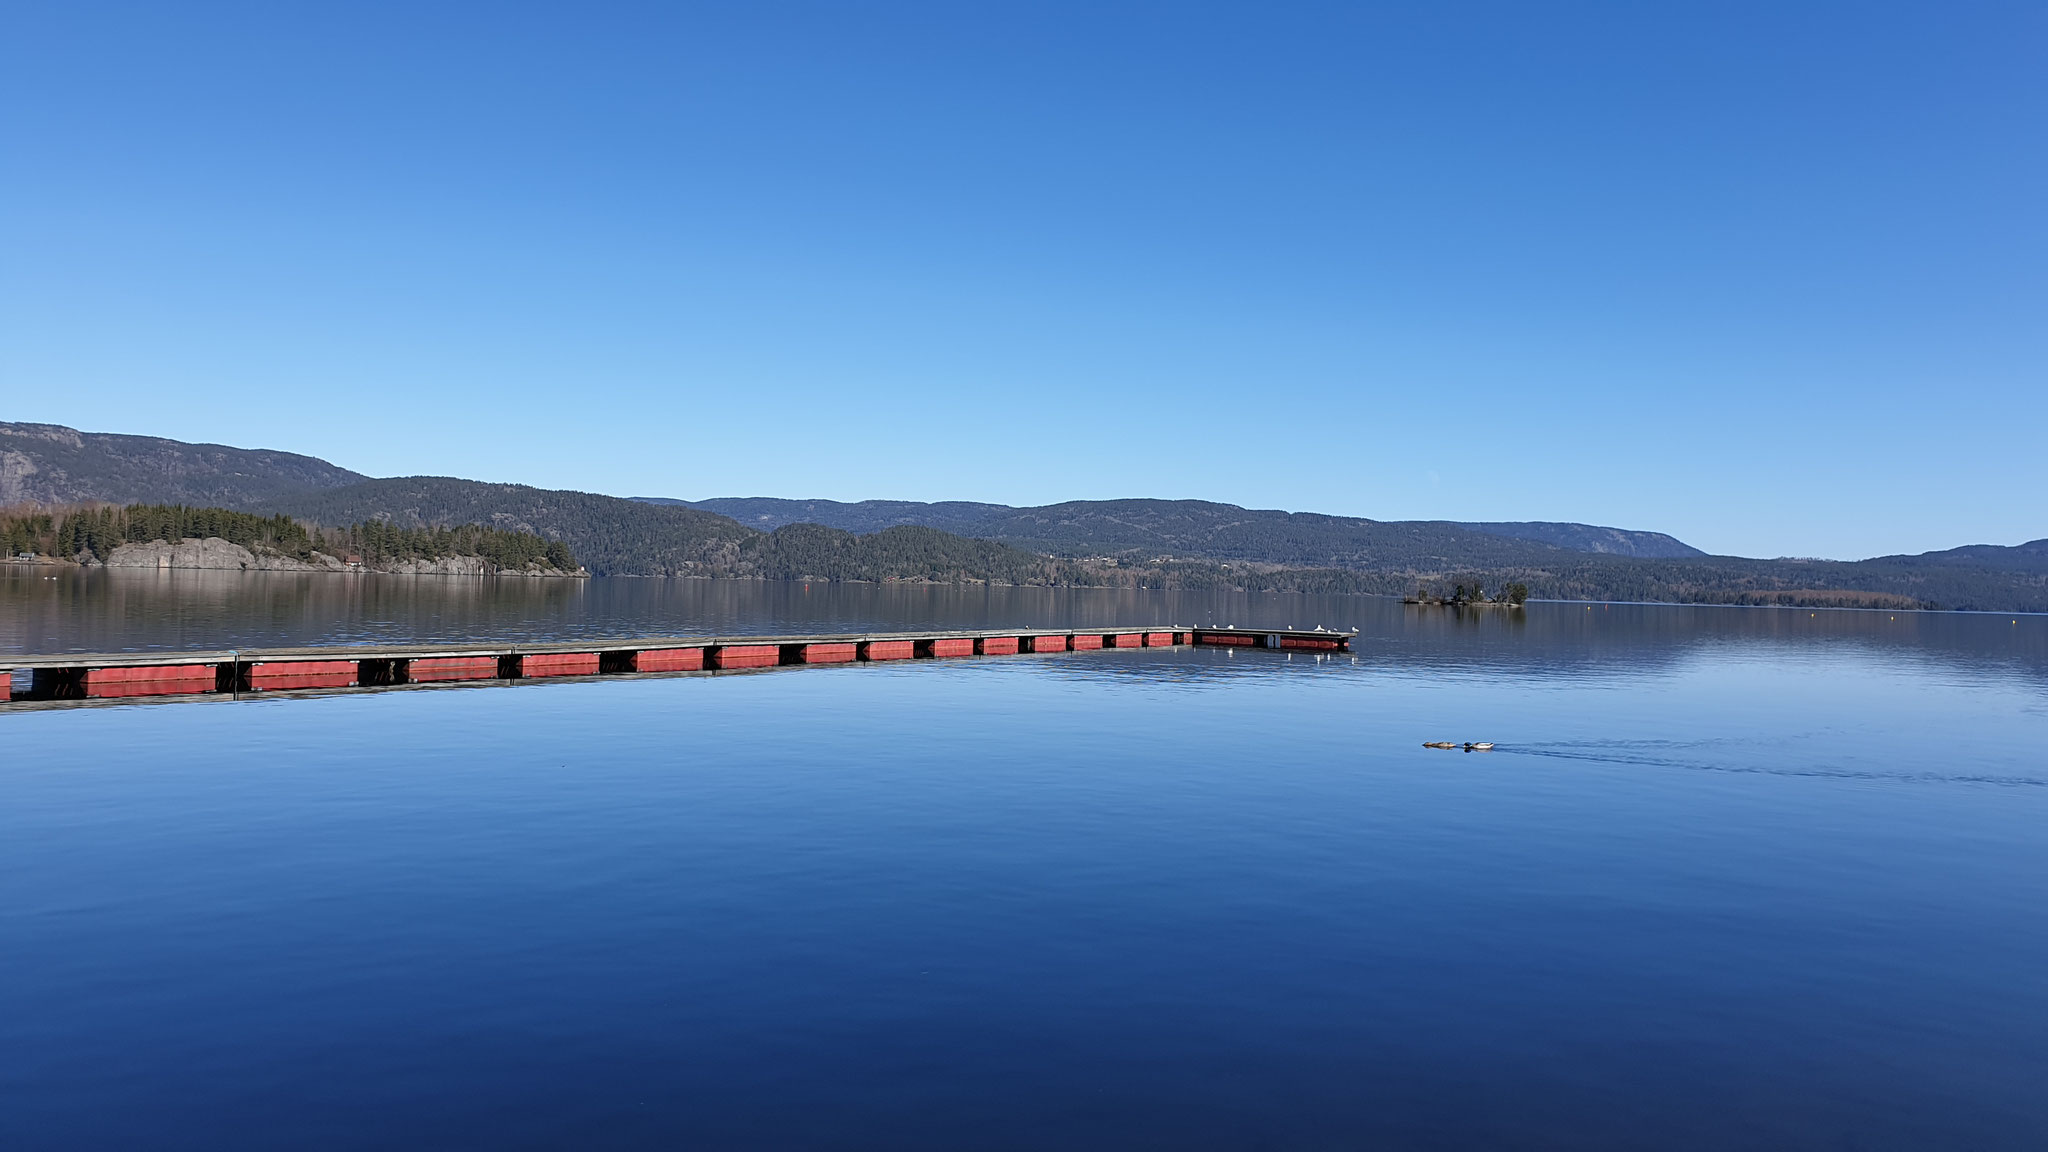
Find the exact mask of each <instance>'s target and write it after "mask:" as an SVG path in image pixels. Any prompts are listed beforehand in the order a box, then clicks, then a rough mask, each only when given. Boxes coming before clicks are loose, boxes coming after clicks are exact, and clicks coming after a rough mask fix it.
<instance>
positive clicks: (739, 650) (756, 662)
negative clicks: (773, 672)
mask: <svg viewBox="0 0 2048 1152" xmlns="http://www.w3.org/2000/svg"><path fill="white" fill-rule="evenodd" d="M780 663H782V646H781V645H779V644H727V645H725V646H723V647H719V648H713V649H712V650H711V666H712V667H713V668H721V669H723V668H773V667H774V666H776V665H777V664H780Z"/></svg>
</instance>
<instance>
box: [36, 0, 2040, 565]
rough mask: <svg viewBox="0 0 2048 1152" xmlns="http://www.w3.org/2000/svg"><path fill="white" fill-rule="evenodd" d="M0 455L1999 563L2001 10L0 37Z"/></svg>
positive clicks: (739, 22) (2018, 212) (327, 20)
mask: <svg viewBox="0 0 2048 1152" xmlns="http://www.w3.org/2000/svg"><path fill="white" fill-rule="evenodd" d="M0 419H10V420H40V421H51V422H56V423H64V424H71V425H74V426H78V427H83V428H87V429H92V430H101V431H119V432H136V433H147V434H154V435H163V436H171V437H176V438H179V439H188V440H212V441H219V442H224V443H230V444H239V445H245V446H252V447H274V448H286V449H291V450H295V451H301V452H308V453H312V454H315V455H319V456H323V457H326V458H328V459H331V460H334V461H335V462H337V463H341V464H345V465H347V466H349V467H353V468H356V469H359V470H361V471H365V472H369V473H372V474H377V475H397V474H410V473H437V474H451V475H459V476H469V477H475V478H479V479H491V480H516V481H521V482H526V483H532V484H539V485H544V486H549V487H569V488H580V489H586V490H591V491H600V492H611V493H615V494H621V495H672V496H683V497H704V496H713V495H775V496H824V497H833V498H839V499H860V498H866V497H892V498H905V499H975V500H991V501H1001V502H1004V503H1014V504H1035V503H1044V502H1049V501H1056V500H1063V499H1079V498H1108V497H1121V496H1160V497H1199V498H1205V499H1214V500H1225V501H1230V502H1232V503H1238V504H1245V505H1251V506H1256V507H1281V508H1289V509H1296V510H1314V511H1326V512H1338V513H1348V514H1355V515H1365V516H1372V517H1377V518H1384V519H1397V518H1398V519H1406V518H1449V519H1489V520H1492V519H1502V520H1505V519H1552V520H1585V521H1592V522H1596V523H1606V524H1617V525H1622V526H1627V527H1639V528H1654V529H1661V530H1665V531H1670V532H1673V533H1675V534H1677V535H1679V536H1681V537H1683V538H1684V539H1686V540H1688V541H1690V542H1692V543H1695V544H1697V545H1699V546H1701V547H1704V548H1708V549H1710V550H1713V551H1717V552H1733V553H1742V554H1751V555H1781V554H1792V555H1820V556H1861V555H1869V554H1874V553H1881V552H1891V551H1919V550H1923V549H1928V548H1937V547H1948V546H1952V545H1956V544H1963V543H1971V542H1991V543H2016V542H2019V541H2021V540H2025V539H2031V538H2037V537H2041V536H2048V501H2044V496H2043V494H2044V493H2048V451H2044V450H2043V441H2044V430H2048V5H2044V4H2042V3H2040V2H2039V0H2032V2H2026V3H2014V4H2007V5H1977V4H1967V3H1964V4H1957V3H1927V4H1914V5H1901V4H1887V3H1882V2H1863V3H1844V4H1839V5H1808V4H1799V3H1787V2H1772V3H1756V4H1742V3H1700V4H1692V5H1681V4H1664V3H1656V4H1642V3H1619V2H1617V3H1612V4H1572V3H1554V4H1529V3H1519V2H1514V3H1498V4H1484V3H1466V4H1438V5H1427V4H1413V3H1403V4H1387V5H1381V6H1373V5H1367V4H1345V5H1333V6H1328V7H1315V6H1281V5H1275V4H1245V5H1241V6H1234V7H1198V6H1196V5H1194V4H1186V3H1162V4H1151V5H1097V4H1074V5H1064V4H1052V3H985V4H959V3H945V4H930V5H893V4H882V3H876V4H843V3H825V4H817V5H788V4H774V3H746V4H732V5H724V6H720V7H716V8H713V7H703V8H695V9H692V8H688V7H687V6H684V5H680V4H658V5H647V6H644V7H633V6H607V5H601V4H592V3H579V4H562V5H558V6H552V7H537V6H526V5H514V4H505V3H492V4H479V5H474V6H467V7H464V6H455V5H430V4H411V3H409V4H401V5H392V6H389V7H383V6H376V5H371V4H334V5H318V6H314V5H299V4H273V3H251V4H247V5H243V6H233V7H230V6H215V5H206V4H199V3H182V4H139V5H135V6H133V7H102V6H98V5H93V4H88V3H63V4H26V3H21V4H13V5H10V6H8V9H7V12H6V16H5V32H4V35H0Z"/></svg>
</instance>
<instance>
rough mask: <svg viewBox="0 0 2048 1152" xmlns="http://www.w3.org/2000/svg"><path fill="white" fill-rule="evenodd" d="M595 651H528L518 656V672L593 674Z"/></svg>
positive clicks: (594, 671) (543, 674)
mask: <svg viewBox="0 0 2048 1152" xmlns="http://www.w3.org/2000/svg"><path fill="white" fill-rule="evenodd" d="M597 665H598V655H597V653H595V652H529V653H527V654H526V655H524V656H521V657H520V658H519V674H520V675H521V676H526V677H535V678H537V677H541V676H595V675H597Z"/></svg>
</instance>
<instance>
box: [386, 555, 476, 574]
mask: <svg viewBox="0 0 2048 1152" xmlns="http://www.w3.org/2000/svg"><path fill="white" fill-rule="evenodd" d="M377 568H378V570H379V571H382V572H395V573H398V574H399V575H401V576H483V575H486V574H488V573H489V572H490V571H491V566H490V563H489V562H488V561H486V560H485V559H484V558H483V557H481V556H443V557H441V558H440V559H439V560H395V561H392V562H391V563H389V564H379V565H378V566H377Z"/></svg>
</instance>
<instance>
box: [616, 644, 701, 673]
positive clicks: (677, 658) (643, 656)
mask: <svg viewBox="0 0 2048 1152" xmlns="http://www.w3.org/2000/svg"><path fill="white" fill-rule="evenodd" d="M703 668H704V650H703V649H702V648H649V649H647V650H646V651H644V652H639V653H635V654H634V657H633V671H635V672H700V671H702V670H703Z"/></svg>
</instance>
